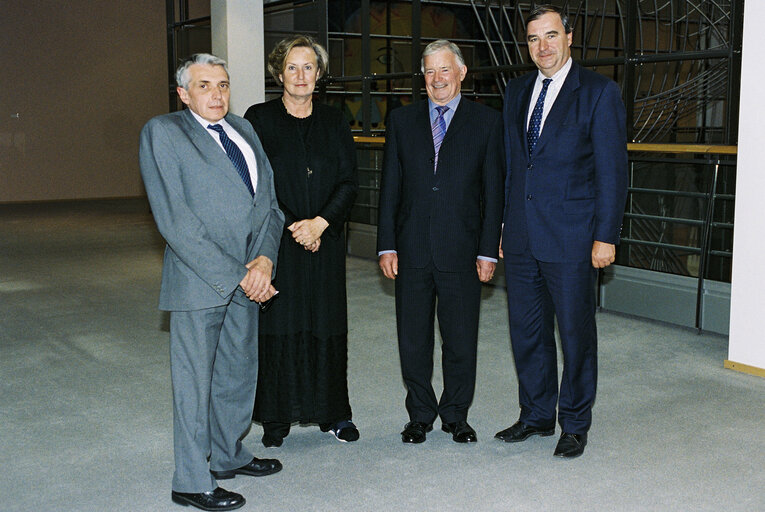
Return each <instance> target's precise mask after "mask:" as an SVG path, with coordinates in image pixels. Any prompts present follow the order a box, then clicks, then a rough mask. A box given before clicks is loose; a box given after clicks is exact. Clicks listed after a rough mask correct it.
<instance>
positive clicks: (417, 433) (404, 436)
mask: <svg viewBox="0 0 765 512" xmlns="http://www.w3.org/2000/svg"><path fill="white" fill-rule="evenodd" d="M431 430H433V424H430V425H429V424H427V423H422V422H421V421H410V422H409V423H407V424H406V425H405V426H404V431H403V432H401V440H402V441H403V442H405V443H413V444H417V443H422V442H423V441H425V438H426V437H427V435H426V434H427V433H428V432H430V431H431Z"/></svg>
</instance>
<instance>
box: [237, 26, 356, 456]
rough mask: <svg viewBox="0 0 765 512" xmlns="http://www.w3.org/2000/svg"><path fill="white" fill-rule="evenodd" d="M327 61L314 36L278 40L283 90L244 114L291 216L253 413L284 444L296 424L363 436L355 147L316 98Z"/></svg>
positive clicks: (263, 329) (267, 316)
mask: <svg viewBox="0 0 765 512" xmlns="http://www.w3.org/2000/svg"><path fill="white" fill-rule="evenodd" d="M327 62H328V56H327V52H326V50H324V48H322V47H321V45H319V44H318V43H317V42H316V41H315V40H313V39H312V38H310V37H307V36H297V37H292V38H288V39H285V40H283V41H281V42H280V43H279V44H278V45H277V46H276V48H274V50H273V51H272V52H271V54H270V55H269V58H268V69H269V71H270V72H271V74H272V75H273V77H274V78H275V79H276V80H277V81H278V82H279V83H281V84H282V85H283V86H284V93H283V95H282V96H281V97H280V98H278V99H275V100H272V101H268V102H266V103H261V104H258V105H253V106H251V107H250V108H249V109H248V110H247V113H246V114H245V116H244V117H245V118H246V119H247V120H249V121H250V123H252V126H253V127H254V128H255V131H256V132H257V134H258V137H260V140H261V142H262V143H263V147H264V148H265V151H266V154H267V155H268V159H269V160H270V161H271V166H272V167H273V169H274V183H275V187H276V197H277V199H278V201H279V206H280V208H281V209H282V211H283V212H284V215H285V219H286V220H285V223H284V226H285V229H284V232H283V233H282V239H281V246H280V248H279V259H278V262H277V274H276V279H275V280H274V283H273V284H274V286H275V287H276V289H277V290H279V296H278V300H274V301H273V303H272V306H271V308H270V309H269V310H268V311H266V312H264V313H262V314H261V316H260V332H259V340H260V341H259V343H260V354H259V365H258V367H259V370H258V371H259V373H258V388H257V395H256V397H255V410H254V412H253V419H254V420H255V421H258V422H261V423H262V424H263V444H264V445H265V446H280V445H281V444H282V440H283V438H284V437H286V436H287V434H288V433H289V430H290V424H291V423H294V422H300V423H301V424H305V423H318V424H319V426H320V428H321V430H322V431H323V432H331V433H333V434H334V435H335V437H337V438H338V439H339V440H341V441H355V440H357V439H358V438H359V431H358V430H357V428H356V426H355V425H354V424H353V423H352V421H351V406H350V404H349V401H348V379H347V366H348V319H347V306H346V292H345V250H346V248H345V232H344V224H345V221H346V220H347V218H348V215H349V213H350V209H351V206H352V204H353V200H354V198H355V197H356V192H357V189H358V177H357V169H356V150H355V147H354V143H353V137H352V136H351V131H350V128H349V126H348V122H347V121H346V120H345V118H344V116H343V114H342V112H340V110H338V109H335V108H333V107H330V106H327V105H322V104H319V103H313V101H312V100H313V91H314V87H315V85H316V80H317V79H318V78H319V77H320V76H322V75H323V74H324V73H326V71H327Z"/></svg>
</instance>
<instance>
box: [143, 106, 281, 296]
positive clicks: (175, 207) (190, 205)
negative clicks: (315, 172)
mask: <svg viewBox="0 0 765 512" xmlns="http://www.w3.org/2000/svg"><path fill="white" fill-rule="evenodd" d="M226 121H227V122H228V123H229V124H230V125H231V126H233V127H234V129H235V130H236V131H237V132H239V134H241V135H242V137H244V139H245V140H246V141H247V142H248V143H249V144H250V146H251V147H252V149H253V151H254V153H255V158H256V159H257V166H258V170H257V176H258V179H257V188H256V191H255V197H254V198H253V197H251V196H250V193H249V191H248V190H247V188H246V186H245V185H244V183H243V182H242V179H241V178H240V177H239V174H238V173H237V171H236V168H235V167H234V165H233V164H232V163H231V161H230V160H229V158H228V156H226V153H225V151H224V150H223V148H221V147H220V146H219V145H218V144H217V143H216V142H215V140H213V138H212V137H211V136H210V134H209V133H208V132H207V131H206V130H205V129H204V128H203V127H202V125H201V124H200V123H199V122H198V121H197V120H196V119H195V118H194V116H193V115H192V113H191V112H190V111H189V110H183V111H181V112H174V113H172V114H166V115H162V116H158V117H155V118H154V119H152V120H151V121H149V122H148V123H147V124H146V126H144V128H143V130H142V131H141V143H140V153H139V155H140V163H141V174H142V176H143V181H144V184H145V185H146V193H147V195H148V197H149V203H150V204H151V208H152V213H153V214H154V219H155V220H156V222H157V227H158V228H159V232H160V233H161V234H162V236H163V237H164V239H165V241H166V242H167V247H166V249H165V260H164V267H163V270H162V288H161V292H160V299H159V307H160V309H162V310H166V311H191V310H198V309H206V308H210V307H215V306H223V305H226V304H228V303H229V302H230V301H231V300H232V299H233V300H236V301H237V302H241V303H243V304H245V303H247V302H248V299H247V298H246V297H245V296H244V293H243V292H242V290H241V288H238V286H239V283H240V282H241V280H242V278H243V277H244V276H245V274H246V273H247V268H246V267H245V264H246V263H248V262H249V261H252V260H253V259H255V258H256V257H258V256H260V255H264V256H267V257H268V258H270V259H271V261H272V262H273V263H274V272H275V271H276V259H277V255H278V250H279V239H280V236H281V232H282V227H283V225H284V215H283V214H282V212H281V211H280V210H279V207H278V205H277V202H276V195H275V193H274V183H273V171H272V169H271V164H270V163H269V162H268V158H267V157H266V154H265V152H264V151H263V147H262V146H261V144H260V140H258V137H257V135H256V134H255V131H254V130H253V129H252V126H251V125H250V123H248V122H247V121H245V120H244V119H242V118H241V117H238V116H235V115H233V114H228V115H227V116H226Z"/></svg>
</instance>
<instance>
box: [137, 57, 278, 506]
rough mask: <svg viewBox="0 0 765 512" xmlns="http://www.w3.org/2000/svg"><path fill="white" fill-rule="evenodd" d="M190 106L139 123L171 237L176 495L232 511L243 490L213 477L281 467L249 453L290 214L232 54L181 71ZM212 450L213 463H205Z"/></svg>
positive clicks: (191, 62) (145, 164) (160, 223)
mask: <svg viewBox="0 0 765 512" xmlns="http://www.w3.org/2000/svg"><path fill="white" fill-rule="evenodd" d="M176 81H177V83H178V88H177V90H178V95H179V96H180V98H181V100H182V101H183V102H184V103H185V104H186V105H187V106H188V109H186V110H183V111H181V112H174V113H172V114H167V115H163V116H159V117H155V118H154V119H152V120H151V121H149V122H148V123H147V124H146V126H145V127H144V128H143V130H142V132H141V145H140V163H141V174H142V176H143V180H144V183H145V185H146V192H147V195H148V197H149V202H150V204H151V209H152V212H153V214H154V219H155V220H156V222H157V227H158V228H159V231H160V233H161V234H162V236H163V237H164V239H165V241H166V242H167V247H166V249H165V259H164V268H163V271H162V286H161V292H160V299H159V306H160V309H162V310H164V311H170V370H171V374H172V384H173V434H174V450H175V474H174V476H173V486H172V489H173V490H172V493H171V497H172V500H173V501H175V502H176V503H179V504H182V505H192V506H195V507H197V508H201V509H204V510H233V509H236V508H239V507H241V506H242V505H244V503H245V500H244V497H242V496H241V495H239V494H237V493H233V492H229V491H226V490H225V489H222V488H220V487H218V486H217V482H216V479H225V478H233V477H234V476H235V475H237V474H243V475H250V476H263V475H268V474H272V473H276V472H277V471H279V470H281V468H282V466H281V463H280V462H279V461H278V460H275V459H258V458H255V457H253V455H252V453H250V452H249V451H248V450H247V449H246V448H245V447H244V446H243V444H242V442H241V439H242V438H243V437H244V435H245V434H246V432H247V430H248V429H249V427H250V418H251V417H252V404H253V402H254V399H255V384H256V382H257V361H258V352H257V347H258V340H257V333H258V325H257V324H258V306H257V305H256V303H260V304H261V307H262V306H263V304H265V303H267V301H269V300H271V299H272V298H273V296H274V294H275V293H276V290H274V288H273V286H272V285H271V279H273V277H274V273H275V270H276V269H275V262H276V256H277V252H278V248H279V238H280V236H281V232H282V227H283V224H284V215H283V214H282V212H281V211H280V210H279V207H278V205H277V202H276V196H275V194H274V185H273V172H272V170H271V165H270V164H269V162H268V159H267V158H266V155H265V153H264V151H263V148H262V146H261V144H260V141H259V140H258V137H257V136H256V135H255V132H254V131H253V129H252V127H251V125H250V123H248V122H247V121H244V120H243V119H242V118H240V117H237V116H235V115H233V114H229V113H228V101H229V94H230V93H229V77H228V71H227V69H226V63H225V61H223V60H221V59H219V58H217V57H215V56H213V55H209V54H196V55H192V56H191V57H189V59H187V60H186V61H185V62H184V63H183V64H182V65H181V66H180V67H179V68H178V71H177V72H176ZM208 460H209V462H208Z"/></svg>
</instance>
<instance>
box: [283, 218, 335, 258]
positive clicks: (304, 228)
mask: <svg viewBox="0 0 765 512" xmlns="http://www.w3.org/2000/svg"><path fill="white" fill-rule="evenodd" d="M327 226H329V222H327V221H326V220H325V219H324V218H323V217H314V218H313V219H303V220H299V221H297V222H293V223H292V224H290V225H289V226H287V229H289V230H290V231H291V232H292V239H293V240H295V241H296V242H297V243H299V244H300V245H302V246H303V247H305V248H306V250H309V251H311V252H316V251H318V250H319V247H318V245H317V246H316V250H313V249H312V248H313V247H314V244H316V242H317V241H318V240H319V239H320V238H321V235H322V234H323V233H324V230H325V229H327Z"/></svg>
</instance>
